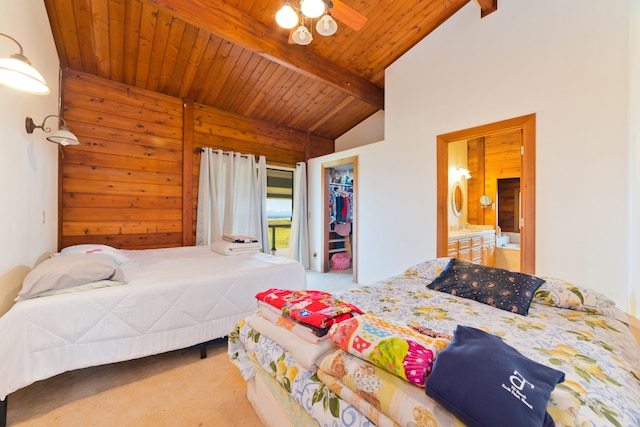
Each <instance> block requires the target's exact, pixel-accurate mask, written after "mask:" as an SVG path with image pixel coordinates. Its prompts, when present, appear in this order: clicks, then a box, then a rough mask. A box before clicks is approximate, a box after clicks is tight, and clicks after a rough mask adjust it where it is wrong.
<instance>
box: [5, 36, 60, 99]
mask: <svg viewBox="0 0 640 427" xmlns="http://www.w3.org/2000/svg"><path fill="white" fill-rule="evenodd" d="M0 37H6V38H8V39H9V40H11V41H13V42H14V43H15V44H17V45H18V48H20V53H14V54H13V55H10V56H9V57H8V58H0V83H2V84H5V85H7V86H10V87H12V88H14V89H18V90H20V91H22V92H28V93H33V94H36V95H48V94H49V93H51V90H50V89H49V87H48V86H47V84H46V83H45V81H44V78H43V77H42V75H41V74H40V73H39V72H38V71H37V70H36V69H35V68H33V67H32V66H31V62H30V61H29V60H28V59H27V57H26V56H24V54H23V51H22V45H21V44H20V43H18V41H17V40H16V39H14V38H13V37H11V36H8V35H6V34H4V33H0Z"/></svg>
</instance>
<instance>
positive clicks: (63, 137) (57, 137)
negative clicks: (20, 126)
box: [25, 114, 80, 147]
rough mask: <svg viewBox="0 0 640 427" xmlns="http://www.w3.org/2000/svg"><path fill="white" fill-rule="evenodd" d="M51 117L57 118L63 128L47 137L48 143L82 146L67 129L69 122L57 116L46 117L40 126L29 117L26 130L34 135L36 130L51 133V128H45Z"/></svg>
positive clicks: (26, 121) (26, 120)
mask: <svg viewBox="0 0 640 427" xmlns="http://www.w3.org/2000/svg"><path fill="white" fill-rule="evenodd" d="M49 117H57V118H58V120H59V121H61V122H62V126H60V128H59V129H58V130H57V131H55V132H53V133H52V134H51V135H50V136H48V137H47V140H48V141H51V142H55V143H56V144H60V145H62V146H65V147H66V146H67V145H80V141H78V137H77V136H75V135H74V134H73V133H71V131H70V130H69V128H68V127H67V122H66V121H65V120H64V119H63V118H62V117H60V116H56V115H55V114H52V115H49V116H47V117H45V118H44V120H43V121H42V124H41V125H40V126H38V125H36V124H35V123H33V119H32V118H31V117H27V118H26V119H25V128H26V129H27V133H33V131H34V130H35V129H42V131H43V132H51V128H48V127H45V126H44V124H45V122H46V121H47V119H48V118H49Z"/></svg>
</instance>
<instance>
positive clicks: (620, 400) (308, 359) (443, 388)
mask: <svg viewBox="0 0 640 427" xmlns="http://www.w3.org/2000/svg"><path fill="white" fill-rule="evenodd" d="M450 262H451V261H450V260H449V259H435V260H430V261H428V262H424V263H421V264H418V265H416V266H413V267H411V268H409V269H408V270H407V271H406V272H405V273H404V274H400V275H398V276H395V277H392V278H390V279H388V280H383V281H380V282H378V283H375V284H372V285H369V286H359V287H355V288H352V289H347V290H343V291H339V292H335V293H333V296H334V297H335V298H337V299H339V300H341V301H342V302H345V303H349V304H352V305H354V306H356V307H357V308H359V309H360V310H361V311H362V312H363V313H364V315H362V316H355V317H354V318H353V319H350V320H349V321H345V322H341V323H340V324H339V325H340V327H338V326H334V327H332V328H333V329H332V330H330V332H329V336H330V338H329V344H326V342H325V341H323V344H322V347H321V346H317V347H315V350H314V349H313V347H311V348H309V347H308V344H305V345H307V347H306V351H305V352H304V353H302V354H301V352H300V351H299V349H298V348H299V347H300V345H302V344H300V345H297V344H296V338H295V337H292V336H291V334H289V333H288V332H289V331H287V330H286V329H285V328H280V327H278V326H276V327H275V329H274V328H273V327H265V321H264V320H265V319H264V318H262V317H261V316H260V314H259V312H258V313H256V314H254V315H252V316H249V317H248V318H246V319H244V320H243V321H241V322H240V323H239V324H238V325H237V326H236V328H235V329H234V331H233V333H231V334H230V335H229V349H228V350H229V357H230V359H231V361H232V362H233V363H234V364H235V365H236V366H237V367H238V368H239V369H240V372H241V374H242V376H243V377H244V378H245V380H247V381H248V388H247V396H248V398H249V400H250V401H251V403H252V404H253V406H254V408H255V410H256V412H257V414H258V415H259V416H260V418H261V419H262V420H263V422H264V424H265V425H267V426H287V425H295V426H315V425H320V426H372V425H380V426H398V425H399V426H403V427H404V426H407V427H419V426H452V427H453V426H456V427H457V426H461V425H463V424H462V423H461V421H460V419H461V418H462V419H465V420H466V421H467V422H468V423H469V425H474V424H473V422H471V421H469V420H470V419H473V420H475V422H477V424H475V425H487V426H496V425H518V426H519V427H520V426H525V425H543V420H544V422H546V424H544V425H553V424H550V423H549V420H548V419H547V418H544V417H546V416H549V417H550V418H552V419H553V420H554V421H555V425H558V426H581V427H586V426H620V427H627V426H637V425H640V348H639V347H638V343H637V342H636V340H635V339H634V336H633V334H632V333H631V331H630V329H629V327H628V325H627V322H628V321H629V320H632V319H630V318H628V317H627V316H626V315H625V314H624V313H622V312H621V311H620V310H619V309H617V308H616V307H615V305H614V304H613V302H612V301H610V300H608V299H607V298H606V297H604V296H603V295H601V294H599V293H597V292H593V291H591V290H589V289H585V288H582V287H580V286H576V285H573V284H569V283H564V282H563V281H560V280H554V279H546V281H545V282H544V283H542V285H539V287H537V286H538V285H537V284H536V285H535V286H534V287H533V288H537V290H536V291H535V292H531V294H527V292H523V293H520V294H518V295H517V297H518V298H520V297H522V296H523V295H524V294H527V295H526V296H527V298H525V299H528V301H527V302H526V304H525V305H524V306H514V305H511V304H512V302H511V301H510V302H508V303H507V304H506V305H501V304H500V301H499V300H500V299H501V297H502V295H503V294H504V293H505V292H507V293H508V291H505V289H506V288H504V287H501V286H500V285H499V286H498V287H496V289H500V290H499V291H497V293H496V294H495V295H487V294H486V293H485V294H482V292H477V290H476V289H475V287H476V286H477V283H478V282H477V281H476V279H475V278H473V277H472V278H471V280H470V281H468V282H467V284H470V287H471V288H474V289H473V290H472V291H471V292H467V291H468V290H469V289H463V288H464V287H465V286H466V285H464V284H463V286H462V287H461V286H460V283H457V284H456V283H454V282H455V281H451V280H450V279H449V278H445V279H442V278H440V279H438V280H439V281H440V282H441V283H440V284H439V285H437V286H433V285H432V286H431V287H433V288H434V289H431V288H430V287H428V285H430V284H431V283H432V282H433V281H434V279H436V277H439V276H440V274H441V272H442V271H443V270H446V271H448V272H450V271H451V269H450V268H447V266H448V265H449V263H450ZM484 272H485V273H486V270H485V271H484ZM464 274H467V272H465V273H464ZM469 274H471V275H473V274H474V273H469ZM487 274H488V275H485V279H486V278H487V277H488V281H487V282H486V283H488V287H487V289H489V288H491V287H492V286H494V285H495V284H496V283H499V279H496V278H495V277H494V276H493V274H494V273H493V272H491V271H489V273H487ZM457 277H461V276H457ZM465 277H466V278H469V277H468V275H467V276H465ZM509 277H511V275H509ZM482 280H483V279H482V278H481V279H480V281H482ZM508 280H510V279H508ZM451 285H452V286H451ZM447 286H449V287H447ZM533 288H530V289H533ZM435 289H438V290H435ZM498 294H500V295H498ZM458 295H463V296H464V298H463V297H460V296H458ZM522 307H524V308H522ZM355 319H357V320H355ZM347 322H349V323H348V325H349V326H344V327H342V325H343V324H344V325H347ZM267 323H268V322H267ZM406 326H410V329H411V330H413V331H421V332H420V334H421V335H422V334H426V335H424V336H426V337H427V338H426V340H427V341H429V340H431V341H430V342H431V343H432V344H433V343H435V344H436V345H435V347H432V350H433V355H434V356H435V362H434V363H433V364H430V365H429V368H428V369H427V371H428V372H429V373H428V374H427V375H426V383H427V384H426V387H425V386H424V385H416V384H415V383H412V382H410V381H408V380H407V379H405V378H402V376H403V375H405V374H406V377H407V378H408V377H409V372H410V371H409V369H408V368H407V369H406V371H405V370H403V369H402V368H400V369H399V368H398V367H399V366H400V362H399V361H398V358H397V357H396V356H397V354H398V353H393V352H391V353H389V352H387V350H385V347H384V346H383V345H377V344H376V342H377V341H376V340H380V339H381V338H380V337H384V338H385V339H386V340H388V339H393V340H395V341H394V342H396V343H397V342H402V338H403V337H406V336H414V335H415V334H413V332H406V330H407V328H406ZM470 330H473V331H474V332H473V333H474V334H476V338H478V337H481V338H482V340H483V341H482V344H481V345H476V346H475V347H474V345H471V341H472V340H471V339H470V338H468V337H467V336H466V335H463V332H464V333H465V334H467V333H468V331H470ZM403 331H404V332H403ZM403 334H404V335H403ZM407 334H408V335H407ZM412 334H413V335H412ZM434 337H436V338H434ZM438 337H444V338H438ZM496 337H499V338H496ZM450 338H453V340H452V341H451V340H450ZM476 338H474V339H476ZM434 339H435V341H434ZM441 339H444V342H445V344H444V345H443V344H442V342H441V341H438V340H441ZM417 341H420V339H418V340H417ZM417 341H416V342H417ZM388 342H389V341H387V343H388ZM505 343H506V344H507V345H508V346H509V348H511V350H513V349H516V350H517V351H516V352H514V353H515V355H516V356H517V357H518V361H517V363H524V364H526V365H527V367H531V366H533V367H534V368H535V369H538V370H540V369H541V370H543V371H545V372H547V373H549V372H550V373H551V374H552V377H553V380H551V381H550V382H549V381H547V384H546V386H548V387H549V391H548V394H547V396H545V399H544V400H543V402H544V403H543V404H542V405H541V404H540V401H534V397H535V396H534V394H535V393H537V392H538V391H539V389H541V387H540V386H539V385H538V382H535V381H534V379H533V378H531V377H529V375H534V374H531V373H529V371H524V370H523V369H526V368H525V367H524V366H523V365H517V366H518V367H517V368H516V369H515V370H514V369H513V368H512V367H511V366H507V369H511V370H510V371H508V372H509V373H510V374H509V375H507V376H505V377H503V378H501V379H499V381H500V384H499V385H498V386H497V387H492V385H491V384H490V381H489V380H485V379H484V378H491V380H492V381H495V379H493V378H492V377H493V376H495V375H494V374H496V375H497V372H498V371H499V370H500V369H501V368H502V366H501V365H510V364H511V363H512V362H511V361H512V358H511V356H509V357H507V356H505V353H504V351H505V348H504V347H506V346H505V345H504V344H505ZM368 346H369V347H368ZM373 346H376V348H375V349H374V351H370V350H371V349H372V348H373ZM438 346H439V347H438ZM442 347H444V349H443V348H442ZM367 348H368V350H367ZM405 348H406V347H405ZM409 348H411V346H410V347H409ZM408 355H409V352H408V353H407V356H406V357H405V361H404V362H406V361H407V360H408ZM445 355H446V357H445ZM394 357H395V359H394ZM480 360H482V362H480ZM404 362H403V363H404ZM492 364H493V366H492ZM541 365H544V366H542V367H540V366H541ZM407 366H409V365H407ZM390 367H391V368H390ZM521 367H522V369H521ZM405 368H406V366H405ZM412 372H413V371H412ZM525 372H527V373H526V374H525ZM533 372H536V371H535V370H534V371H533ZM536 375H537V374H536ZM525 378H526V379H525ZM547 378H549V377H547ZM534 382H535V384H536V389H535V390H533V388H534V387H533V386H532V385H531V383H534ZM540 384H542V381H541V383H540ZM551 390H552V391H551ZM514 398H515V400H512V399H514ZM505 399H506V402H505V401H504V400H505ZM534 402H536V403H534ZM474 404H475V405H476V407H475V408H474V407H473V406H474ZM492 405H497V407H492ZM478 406H479V408H478ZM529 406H531V408H529ZM445 407H446V409H445ZM534 407H535V409H533V408H534ZM530 409H531V410H534V411H537V415H538V416H542V418H539V417H538V418H536V419H535V421H534V422H532V423H531V424H528V423H527V421H526V420H525V418H526V416H525V415H522V416H521V415H520V414H519V413H517V414H516V415H515V416H516V418H515V419H517V420H518V422H517V423H515V424H512V423H508V424H505V423H504V422H502V423H496V421H495V420H494V421H488V420H491V416H493V415H496V414H497V415H499V416H502V415H503V413H505V411H508V410H514V411H521V410H525V411H527V412H530ZM452 411H453V412H452ZM454 413H455V414H456V415H455V416H454Z"/></svg>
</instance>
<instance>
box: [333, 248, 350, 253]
mask: <svg viewBox="0 0 640 427" xmlns="http://www.w3.org/2000/svg"><path fill="white" fill-rule="evenodd" d="M336 252H349V251H348V250H347V248H336V249H329V253H330V254H334V253H336Z"/></svg>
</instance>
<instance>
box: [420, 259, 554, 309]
mask: <svg viewBox="0 0 640 427" xmlns="http://www.w3.org/2000/svg"><path fill="white" fill-rule="evenodd" d="M543 283H544V279H541V278H539V277H536V276H532V275H530V274H525V273H518V272H515V271H510V270H504V269H502V268H496V267H486V266H483V265H479V264H474V263H472V262H468V261H463V260H459V259H457V258H452V259H451V261H449V263H448V264H447V266H446V267H445V268H444V269H443V270H442V272H441V273H440V274H439V275H438V277H436V278H435V280H434V281H433V282H431V283H430V284H429V285H428V288H430V289H433V290H434V291H440V292H446V293H448V294H451V295H455V296H458V297H461V298H467V299H472V300H475V301H478V302H481V303H484V304H487V305H490V306H492V307H496V308H499V309H501V310H506V311H511V312H513V313H517V314H521V315H523V316H526V315H527V314H528V313H529V305H530V304H531V299H532V298H533V294H534V293H535V292H536V290H537V289H538V288H539V287H540V285H541V284H543Z"/></svg>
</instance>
